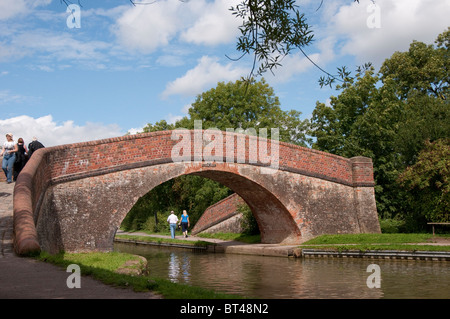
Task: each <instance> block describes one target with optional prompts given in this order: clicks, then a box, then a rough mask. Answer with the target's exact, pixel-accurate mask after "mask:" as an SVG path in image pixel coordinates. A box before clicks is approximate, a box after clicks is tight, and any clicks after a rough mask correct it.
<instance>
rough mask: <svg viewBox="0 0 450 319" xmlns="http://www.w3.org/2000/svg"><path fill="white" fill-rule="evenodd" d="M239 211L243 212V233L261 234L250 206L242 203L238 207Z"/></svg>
mask: <svg viewBox="0 0 450 319" xmlns="http://www.w3.org/2000/svg"><path fill="white" fill-rule="evenodd" d="M237 210H238V212H240V213H242V219H241V227H242V233H243V234H245V235H257V234H259V227H258V223H257V222H256V219H255V216H253V213H252V211H251V210H250V207H248V205H247V204H242V205H240V206H239V207H238V209H237Z"/></svg>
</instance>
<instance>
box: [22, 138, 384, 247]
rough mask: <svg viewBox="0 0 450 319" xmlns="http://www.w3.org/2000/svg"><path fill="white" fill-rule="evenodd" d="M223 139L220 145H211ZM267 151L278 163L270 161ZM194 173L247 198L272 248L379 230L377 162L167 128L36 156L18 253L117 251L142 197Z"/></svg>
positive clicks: (28, 171) (28, 172)
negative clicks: (122, 228)
mask: <svg viewBox="0 0 450 319" xmlns="http://www.w3.org/2000/svg"><path fill="white" fill-rule="evenodd" d="M219 135H220V136H219ZM206 136H208V138H209V140H208V138H205V137H206ZM218 137H220V138H218ZM222 137H223V139H222ZM199 138H200V139H203V140H201V141H200V144H198V143H197V142H198V141H199ZM191 141H194V142H195V143H190V142H191ZM205 141H207V143H205ZM208 141H210V142H208ZM214 141H216V142H220V143H219V144H215V147H214V148H211V145H214V143H213V142H214ZM242 142H243V144H242ZM191 144H192V145H191ZM199 145H200V146H199ZM219 146H220V147H219ZM272 147H274V148H272ZM174 150H175V152H174ZM207 151H208V152H209V153H206V152H207ZM261 151H262V153H261ZM230 152H231V153H230ZM264 152H266V155H267V154H269V153H270V154H276V155H277V156H276V157H272V160H273V161H272V162H268V161H267V156H266V159H264V158H263V157H264ZM205 154H209V155H210V156H209V157H208V156H206V155H205ZM224 154H226V156H225V155H224ZM255 154H259V157H258V156H257V155H255ZM179 155H180V156H179ZM181 155H183V156H181ZM202 155H203V156H202ZM255 159H256V160H255ZM274 163H275V164H276V165H275V164H274ZM186 174H195V175H199V176H203V177H207V178H210V179H213V180H215V181H218V182H220V183H222V184H224V185H226V186H227V187H229V188H231V189H232V190H233V191H235V192H236V193H238V194H239V195H240V196H241V197H242V198H243V199H244V200H245V201H246V202H247V204H248V205H249V206H250V208H251V209H252V212H253V213H254V215H255V217H256V219H257V222H258V225H259V228H260V230H261V240H262V242H263V243H281V244H293V243H300V242H302V241H304V240H307V239H310V238H312V237H314V236H317V235H320V234H325V233H365V232H380V227H379V223H378V218H377V212H376V205H375V196H374V188H373V186H374V181H373V172H372V162H371V160H370V159H368V158H364V157H354V158H350V159H347V158H343V157H339V156H335V155H332V154H328V153H324V152H320V151H316V150H311V149H308V148H304V147H299V146H296V145H291V144H287V143H282V142H279V143H278V142H276V141H271V140H266V139H263V138H260V137H255V136H246V135H242V134H237V133H232V132H231V133H230V132H220V134H218V135H217V134H216V135H215V136H214V138H211V136H210V135H208V134H207V133H206V131H187V130H186V131H184V135H183V134H178V135H174V133H173V132H171V131H163V132H153V133H146V134H139V135H129V136H123V137H118V138H111V139H104V140H98V141H92V142H85V143H77V144H71V145H61V146H55V147H48V148H45V149H41V150H38V151H37V152H36V153H34V154H33V156H32V158H31V159H30V161H29V162H28V164H27V165H26V167H25V168H24V169H23V171H22V172H21V174H20V176H19V178H18V180H17V182H16V185H15V188H14V245H15V250H16V253H17V254H19V255H25V254H30V253H35V252H37V251H40V250H41V249H42V250H46V251H48V252H50V253H54V252H57V251H61V250H64V251H67V252H69V251H89V250H103V251H108V250H111V249H112V247H113V238H114V235H115V232H116V230H117V227H118V226H119V225H120V223H121V222H122V220H123V218H124V217H125V216H126V214H127V213H128V212H129V210H130V209H131V208H132V206H133V205H134V204H135V203H136V201H137V200H138V199H139V197H141V196H143V195H144V194H146V193H147V192H148V191H150V190H151V189H152V188H154V187H156V186H158V185H160V184H161V183H163V182H165V181H168V180H170V179H172V178H175V177H177V176H181V175H186Z"/></svg>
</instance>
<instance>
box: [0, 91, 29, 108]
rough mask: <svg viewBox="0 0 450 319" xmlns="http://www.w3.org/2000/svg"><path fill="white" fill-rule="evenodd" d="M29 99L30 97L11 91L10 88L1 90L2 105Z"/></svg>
mask: <svg viewBox="0 0 450 319" xmlns="http://www.w3.org/2000/svg"><path fill="white" fill-rule="evenodd" d="M27 99H28V97H26V96H23V95H20V94H14V93H11V91H9V90H1V91H0V105H1V104H6V103H16V102H23V101H25V100H27Z"/></svg>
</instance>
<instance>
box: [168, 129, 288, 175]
mask: <svg viewBox="0 0 450 319" xmlns="http://www.w3.org/2000/svg"><path fill="white" fill-rule="evenodd" d="M279 132H280V131H279V129H278V128H271V129H270V134H271V136H270V140H268V139H267V137H268V129H267V128H260V129H259V136H258V134H257V130H256V129H255V128H248V129H246V130H244V129H242V128H237V129H233V128H227V129H226V134H225V141H224V132H223V131H220V130H219V129H217V128H208V129H206V130H204V131H203V127H202V121H200V120H196V121H194V137H193V139H194V141H193V145H192V140H191V131H190V130H187V129H176V130H174V131H172V135H171V139H172V140H176V141H178V142H177V143H176V144H175V145H174V147H173V148H172V150H171V158H172V161H173V162H174V163H180V162H183V163H191V162H192V155H191V151H192V150H193V161H194V162H201V161H204V162H211V164H212V163H223V162H224V159H225V162H226V163H235V162H236V163H246V155H248V157H247V159H248V163H249V164H259V165H262V167H261V173H262V174H273V173H275V171H276V170H277V169H278V167H279V135H280V133H279ZM233 133H240V134H237V135H236V134H233ZM246 136H249V138H248V149H246ZM180 138H181V140H180ZM235 141H236V143H235ZM268 141H270V154H269V151H268ZM192 146H193V148H192ZM224 146H225V154H224Z"/></svg>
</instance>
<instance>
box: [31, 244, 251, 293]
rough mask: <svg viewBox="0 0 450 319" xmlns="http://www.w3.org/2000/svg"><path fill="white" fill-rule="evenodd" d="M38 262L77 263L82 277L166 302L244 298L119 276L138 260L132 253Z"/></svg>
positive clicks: (76, 255) (47, 256) (164, 281)
mask: <svg viewBox="0 0 450 319" xmlns="http://www.w3.org/2000/svg"><path fill="white" fill-rule="evenodd" d="M36 258H37V259H39V260H41V261H45V262H50V263H52V264H55V265H57V266H61V267H64V268H67V266H69V265H70V264H77V265H78V266H79V267H80V271H81V274H82V275H83V276H92V277H93V278H95V279H97V280H99V281H101V282H103V283H105V284H107V285H112V286H115V287H123V288H131V289H133V290H134V291H136V292H148V291H151V292H154V293H157V294H161V295H162V296H163V297H164V298H166V299H242V298H243V297H241V296H237V295H231V294H225V293H220V292H216V291H213V290H210V289H204V288H200V287H192V286H189V285H185V284H178V283H173V282H171V281H169V280H167V279H163V278H155V277H151V276H144V275H143V276H132V275H126V274H119V273H116V272H115V271H116V270H117V269H118V268H119V267H121V266H122V265H123V264H124V263H125V262H126V261H129V260H139V257H138V256H136V255H132V254H126V253H119V252H108V253H103V252H91V253H59V254H56V255H50V254H48V253H46V252H41V254H40V255H39V256H37V257H36Z"/></svg>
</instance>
